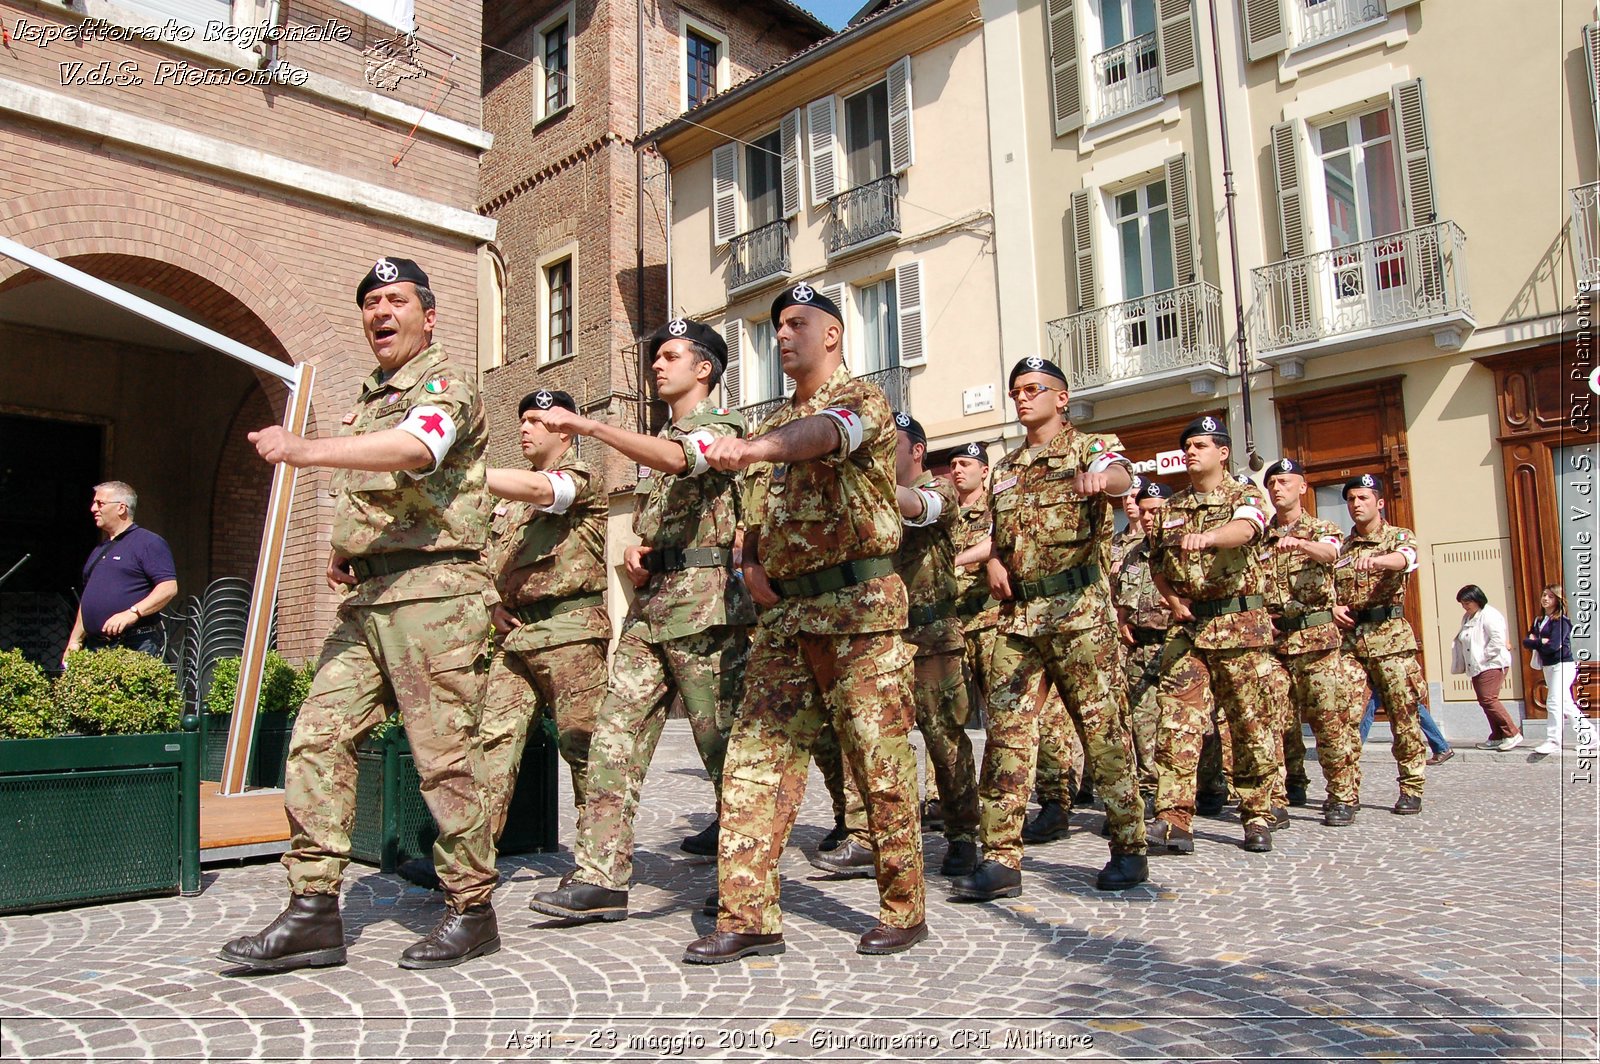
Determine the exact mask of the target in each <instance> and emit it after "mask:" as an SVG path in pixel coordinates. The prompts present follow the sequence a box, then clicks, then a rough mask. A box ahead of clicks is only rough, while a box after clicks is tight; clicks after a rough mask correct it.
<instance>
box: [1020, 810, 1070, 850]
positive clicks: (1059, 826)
mask: <svg viewBox="0 0 1600 1064" xmlns="http://www.w3.org/2000/svg"><path fill="white" fill-rule="evenodd" d="M1071 819H1072V811H1071V810H1070V809H1067V808H1066V807H1065V806H1063V805H1062V804H1061V803H1060V802H1057V801H1054V800H1052V801H1048V802H1045V803H1044V804H1043V805H1041V806H1040V807H1039V812H1038V813H1037V814H1035V816H1034V818H1033V819H1032V820H1030V821H1028V822H1027V823H1026V824H1023V825H1022V841H1023V842H1025V843H1027V844H1028V845H1029V846H1038V845H1041V844H1043V843H1046V842H1054V841H1055V840H1056V839H1064V838H1066V837H1067V832H1068V830H1069V829H1070V828H1071Z"/></svg>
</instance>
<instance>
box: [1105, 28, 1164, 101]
mask: <svg viewBox="0 0 1600 1064" xmlns="http://www.w3.org/2000/svg"><path fill="white" fill-rule="evenodd" d="M1089 65H1090V66H1091V67H1092V68H1093V70H1094V114H1093V118H1094V120H1095V121H1097V122H1098V121H1102V120H1103V119H1107V118H1115V117H1116V116H1117V115H1120V114H1126V113H1127V112H1129V111H1133V110H1137V109H1138V108H1140V107H1143V106H1144V105H1145V104H1147V103H1150V102H1151V101H1153V100H1159V99H1161V60H1160V56H1159V53H1158V52H1157V51H1156V35H1155V34H1153V33H1147V34H1145V35H1144V36H1142V37H1135V38H1134V39H1133V40H1131V41H1124V42H1123V43H1122V44H1119V45H1117V46H1116V47H1115V48H1107V49H1106V50H1105V51H1103V52H1101V53H1099V54H1098V55H1096V56H1095V57H1094V58H1093V59H1091V60H1089Z"/></svg>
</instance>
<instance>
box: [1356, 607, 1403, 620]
mask: <svg viewBox="0 0 1600 1064" xmlns="http://www.w3.org/2000/svg"><path fill="white" fill-rule="evenodd" d="M1405 615H1406V608H1405V607H1404V606H1374V607H1372V609H1370V610H1356V623H1357V624H1369V623H1371V622H1374V621H1392V620H1394V619H1395V618H1396V617H1404V616H1405Z"/></svg>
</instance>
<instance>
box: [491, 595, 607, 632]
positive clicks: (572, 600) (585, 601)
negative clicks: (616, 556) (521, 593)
mask: <svg viewBox="0 0 1600 1064" xmlns="http://www.w3.org/2000/svg"><path fill="white" fill-rule="evenodd" d="M605 600H606V597H605V596H604V595H602V594H601V593H600V592H598V591H596V592H593V593H592V594H588V595H569V596H568V597H566V598H559V599H540V600H539V601H538V602H533V603H529V604H528V605H526V606H514V607H512V609H511V612H512V613H514V614H516V615H517V619H518V620H519V621H521V622H522V623H523V624H538V623H539V622H540V621H548V620H549V619H550V618H552V617H559V616H560V615H561V614H563V613H571V612H572V611H573V610H582V609H587V608H588V607H590V606H599V605H601V604H602V603H604V602H605Z"/></svg>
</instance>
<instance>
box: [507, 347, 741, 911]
mask: <svg viewBox="0 0 1600 1064" xmlns="http://www.w3.org/2000/svg"><path fill="white" fill-rule="evenodd" d="M646 349H647V352H648V354H649V357H650V361H651V366H652V368H653V370H654V372H655V377H656V392H657V394H658V395H659V396H660V397H661V399H662V400H663V401H665V402H666V403H667V404H668V406H669V407H670V408H671V411H672V420H671V421H670V422H669V423H668V424H667V425H665V426H664V427H663V428H662V429H661V432H660V433H659V434H657V435H655V436H645V435H641V434H639V433H636V432H629V431H628V430H626V429H621V428H615V427H613V426H610V425H607V424H605V423H604V422H600V421H593V420H591V419H589V418H583V417H579V416H577V415H576V414H572V413H569V412H567V411H565V410H562V409H560V408H556V407H552V408H551V409H549V410H544V411H539V412H537V413H536V414H535V417H537V418H538V419H539V420H540V421H541V422H543V423H544V425H545V427H546V428H549V429H551V430H552V431H555V432H560V433H570V434H576V435H579V436H590V437H593V438H594V439H597V440H599V441H600V442H602V443H605V444H607V445H609V446H611V447H614V448H615V449H617V450H618V451H620V452H622V453H623V454H625V455H626V456H628V457H629V458H631V459H632V460H633V461H635V462H638V463H639V464H640V472H641V474H645V473H649V475H641V476H640V478H639V486H638V489H637V492H636V494H637V495H638V496H639V502H638V507H637V508H636V509H635V511H634V517H633V528H634V531H635V532H636V533H638V535H639V540H640V542H639V544H638V545H637V546H632V547H629V548H628V549H627V551H626V552H625V553H624V556H623V561H624V565H625V566H626V568H627V572H628V577H629V579H630V580H631V581H632V583H633V585H634V588H635V593H634V600H633V608H632V609H631V610H630V611H629V613H628V617H627V620H625V621H624V622H623V626H622V636H621V638H620V639H619V640H618V642H617V649H616V653H615V654H614V655H613V656H612V661H611V683H610V686H609V688H608V691H607V694H606V700H605V704H604V705H603V706H602V707H601V710H600V718H599V721H598V723H597V725H596V727H595V733H594V741H593V743H592V745H591V746H590V748H589V771H588V778H587V781H586V784H587V792H588V795H587V797H588V800H587V801H586V802H585V803H584V806H583V809H582V811H581V812H580V813H579V816H578V830H577V835H576V838H575V840H574V842H573V844H572V855H573V858H574V859H575V860H576V862H577V870H576V872H575V873H574V874H573V876H572V877H571V880H570V881H569V882H566V883H564V884H563V885H562V886H561V887H559V888H557V889H556V890H553V891H544V892H541V893H539V894H536V895H534V897H533V900H532V901H531V902H529V904H528V907H529V908H531V909H533V910H534V911H535V912H540V913H544V914H545V915H547V916H556V917H560V918H564V919H569V920H584V921H587V920H621V919H623V918H625V917H626V916H627V915H628V886H629V883H630V881H631V879H632V874H633V815H634V811H635V809H636V808H637V807H638V803H639V791H640V789H641V788H642V787H643V785H644V777H645V771H646V770H647V769H648V768H649V767H650V758H651V756H652V755H654V753H655V749H656V743H657V742H658V741H659V739H660V738H661V728H662V725H663V724H664V723H665V722H666V715H667V707H668V706H669V705H670V704H671V702H672V697H673V695H674V694H677V695H680V696H681V697H682V698H683V705H684V709H685V710H687V711H688V714H689V726H690V728H691V730H692V731H693V732H694V738H695V745H696V747H698V749H699V751H700V760H701V762H702V763H703V764H704V765H705V767H706V772H707V773H708V774H709V775H710V777H711V786H712V788H713V789H714V790H715V791H716V793H717V796H718V797H719V799H720V797H721V794H722V764H723V758H724V756H725V755H726V753H727V746H728V729H729V727H730V726H731V725H732V723H733V711H734V709H735V708H736V707H737V705H738V696H739V693H740V691H741V689H742V680H743V674H744V665H745V655H746V651H747V648H748V646H749V626H750V625H752V624H754V623H755V610H754V607H753V606H752V605H751V603H750V596H749V594H748V593H747V592H746V591H745V588H744V583H743V581H741V580H736V579H734V577H733V573H732V569H731V566H732V563H733V546H734V536H735V533H736V531H737V529H738V523H739V506H738V486H737V484H736V483H735V482H734V478H733V477H732V476H730V475H728V474H726V473H721V472H718V471H716V470H714V469H712V468H711V467H710V466H709V465H708V464H707V463H706V459H705V450H706V448H708V447H709V446H710V445H711V442H712V441H713V440H715V439H717V438H719V437H722V436H733V437H738V436H743V435H744V419H743V418H741V417H740V416H739V415H738V414H737V413H735V412H733V411H730V410H725V409H723V408H721V407H719V406H717V405H716V404H715V403H713V402H712V401H711V398H710V395H711V391H712V389H714V388H715V387H716V386H717V383H718V381H719V380H720V379H721V377H722V371H723V366H724V365H726V363H727V358H728V348H727V345H726V344H725V343H724V342H723V340H722V337H721V336H720V335H718V334H717V332H716V330H715V329H712V328H710V327H708V326H706V325H702V324H701V323H699V322H695V321H686V320H684V319H682V318H678V319H674V320H673V321H671V322H668V323H667V324H666V325H664V326H662V328H660V329H658V330H657V331H656V333H655V334H654V335H653V336H652V337H651V338H650V339H649V340H648V341H647V344H646ZM651 471H653V472H651ZM658 474H659V475H658ZM717 834H718V830H717V822H716V821H713V822H712V823H711V826H710V827H709V828H707V829H706V830H705V831H704V832H701V833H700V834H699V835H696V836H691V837H690V838H689V839H686V840H684V843H683V848H684V849H685V850H688V851H690V852H698V853H707V852H709V853H713V854H714V853H715V852H716V840H717Z"/></svg>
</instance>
